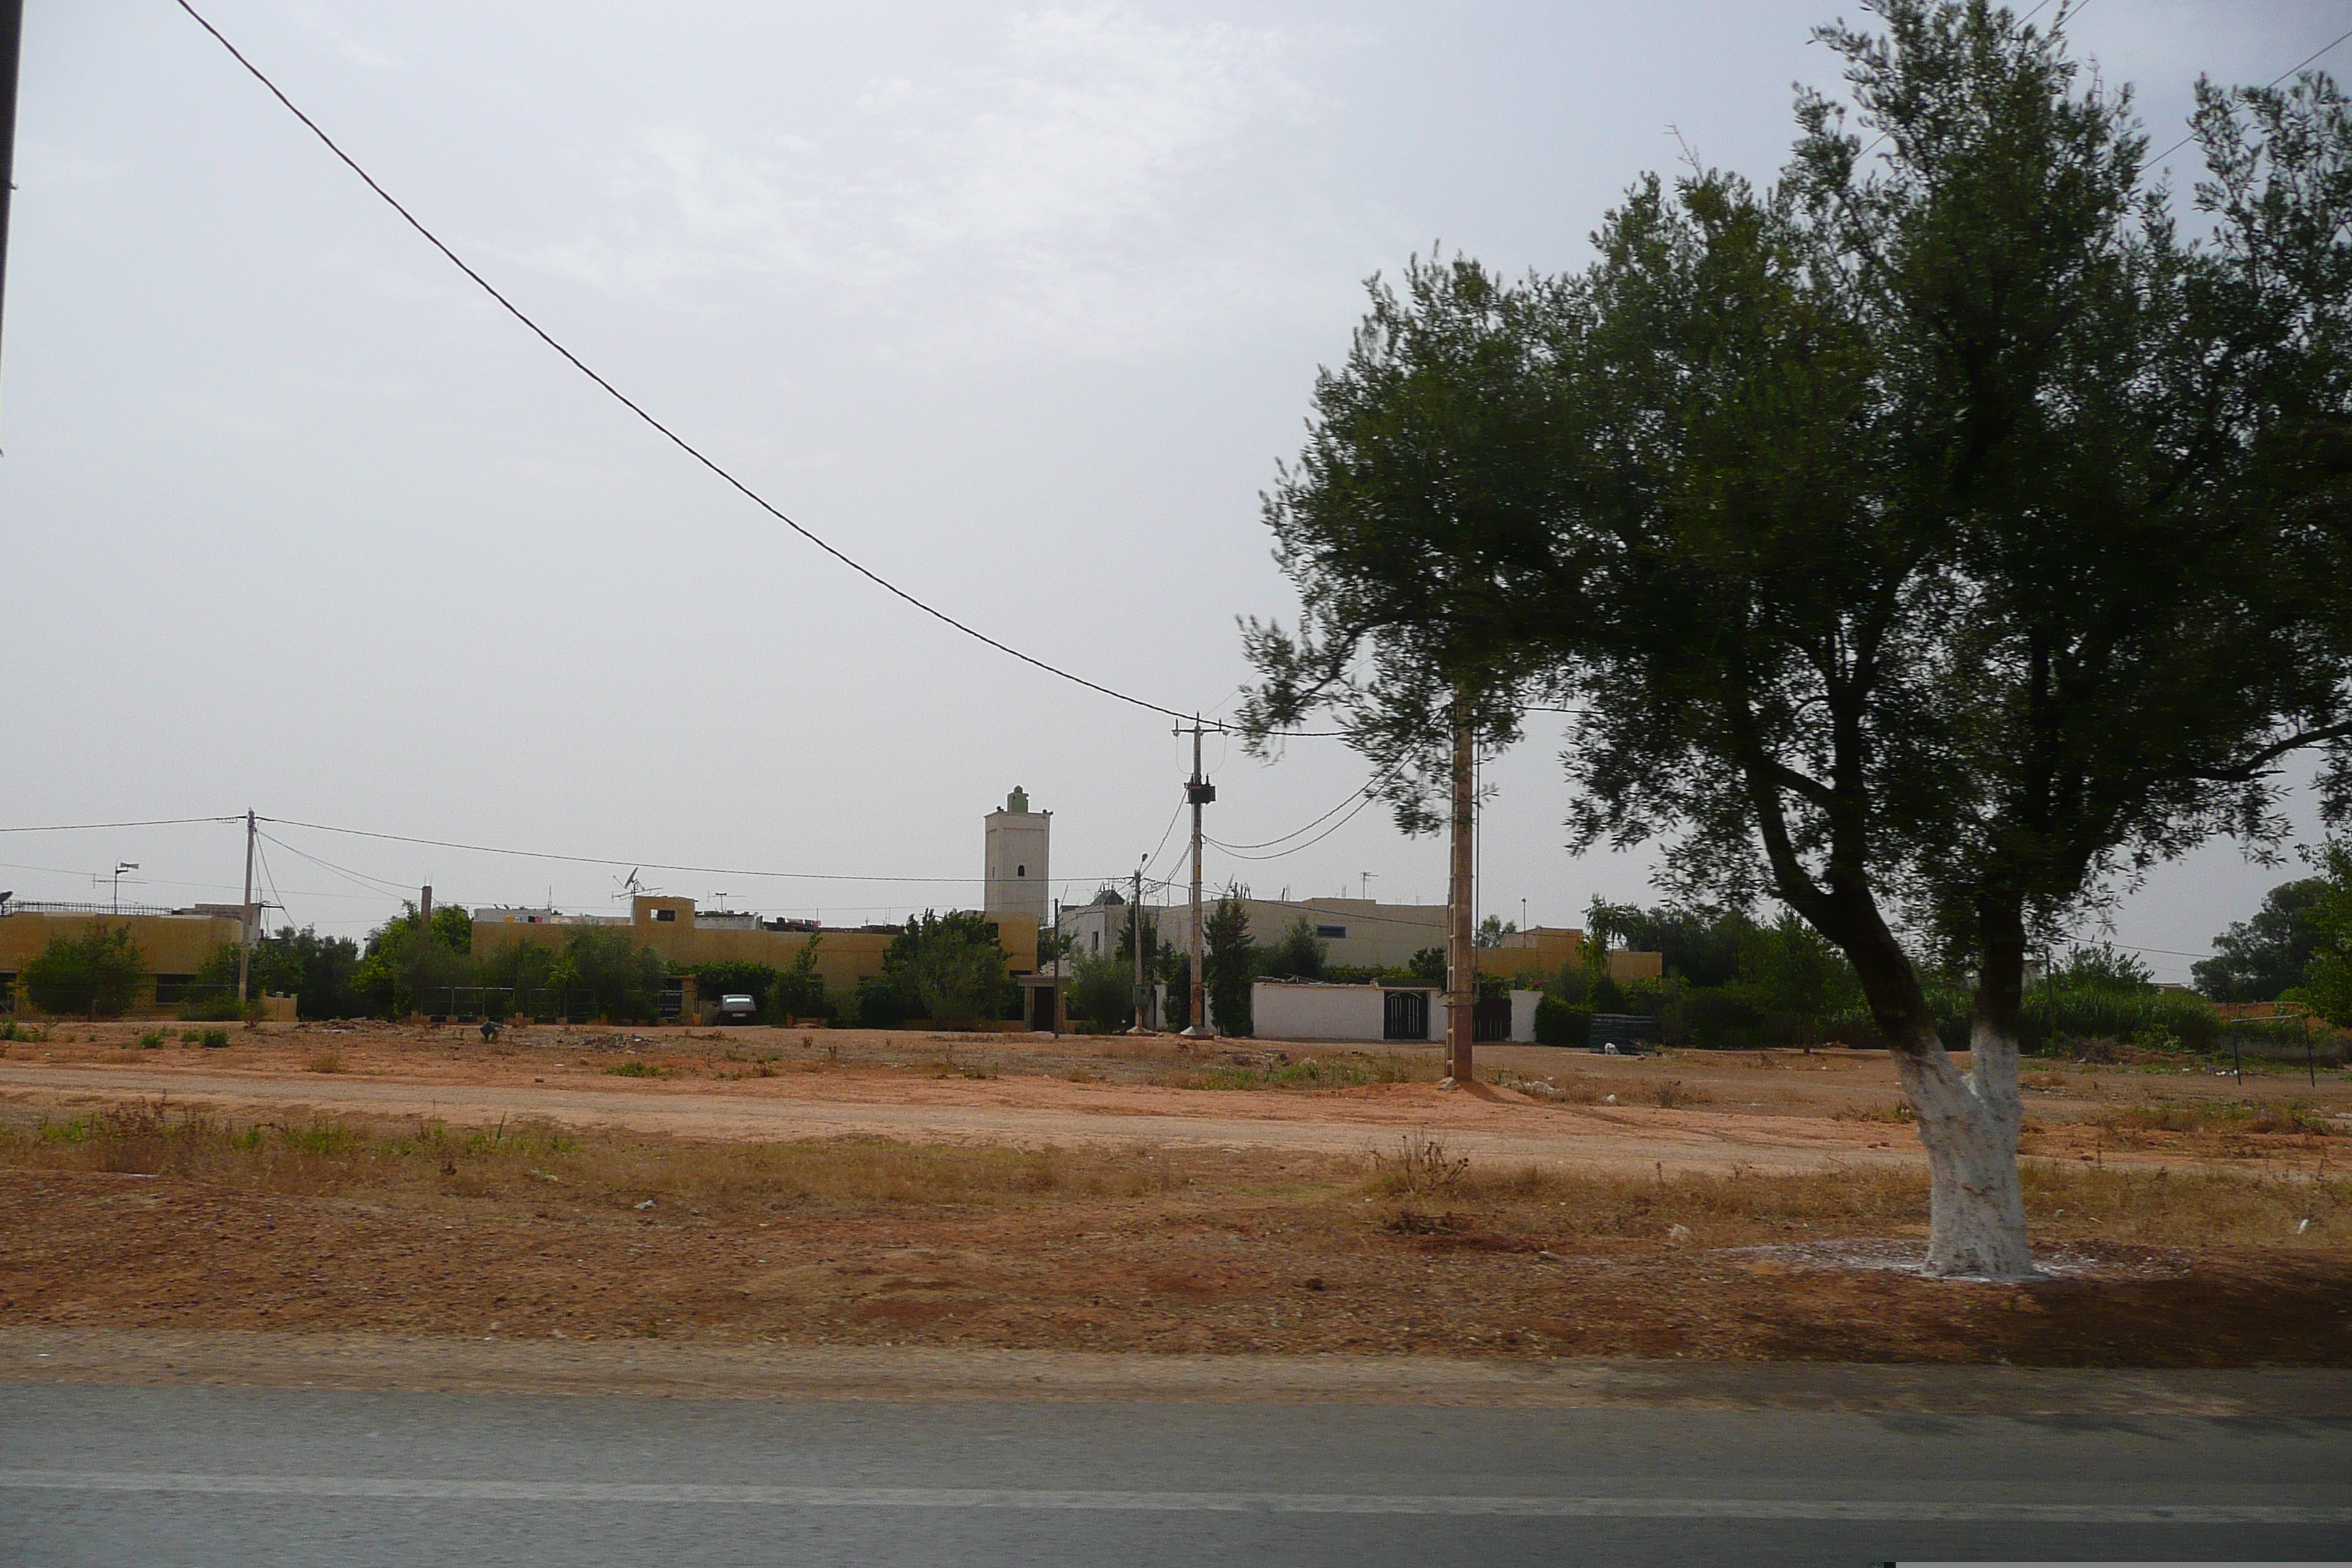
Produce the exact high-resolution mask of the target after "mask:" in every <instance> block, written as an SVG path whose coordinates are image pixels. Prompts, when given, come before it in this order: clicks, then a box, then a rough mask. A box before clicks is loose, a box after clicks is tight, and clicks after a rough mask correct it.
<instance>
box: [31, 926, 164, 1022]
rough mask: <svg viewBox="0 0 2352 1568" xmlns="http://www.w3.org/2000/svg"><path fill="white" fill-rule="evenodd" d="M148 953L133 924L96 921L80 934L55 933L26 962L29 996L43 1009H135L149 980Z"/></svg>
mask: <svg viewBox="0 0 2352 1568" xmlns="http://www.w3.org/2000/svg"><path fill="white" fill-rule="evenodd" d="M146 974H147V955H146V953H145V952H142V950H141V948H140V946H139V943H138V942H137V941H136V940H135V939H134V938H133V937H132V936H131V928H130V926H128V925H119V926H116V925H108V924H106V923H105V922H104V921H92V922H91V923H90V924H89V926H88V927H86V928H84V929H83V930H82V931H80V932H79V934H77V935H73V936H68V935H67V934H66V933H65V932H63V931H54V932H52V933H51V934H50V936H49V940H48V942H47V944H46V945H45V946H43V948H42V949H41V951H40V952H39V954H38V955H37V956H36V957H34V958H33V959H31V960H30V961H29V962H27V963H26V965H25V970H24V974H23V976H22V978H23V981H24V985H25V992H26V995H28V996H29V997H31V998H32V1002H33V1005H34V1006H36V1007H38V1008H39V1009H40V1010H41V1011H42V1012H44V1013H83V1014H87V1015H89V1016H91V1017H93V1018H95V1017H99V1016H106V1017H114V1016H118V1015H120V1014H121V1013H124V1012H127V1011H129V1010H130V1008H131V1005H132V1004H134V1003H135V1002H137V1001H138V1000H139V991H140V987H141V986H142V984H145V981H146Z"/></svg>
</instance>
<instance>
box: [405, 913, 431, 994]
mask: <svg viewBox="0 0 2352 1568" xmlns="http://www.w3.org/2000/svg"><path fill="white" fill-rule="evenodd" d="M416 891H417V897H416V982H415V984H413V985H412V986H410V987H409V989H410V991H411V992H412V993H413V994H412V995H411V996H410V998H409V1003H410V1006H409V1011H410V1012H412V1013H422V1012H424V1011H425V964H426V963H428V962H429V961H430V959H431V958H432V954H431V953H429V952H426V951H425V948H426V947H427V945H428V944H430V943H431V942H432V941H433V884H432V883H430V882H427V883H426V884H425V886H424V887H422V888H419V889H417V890H416Z"/></svg>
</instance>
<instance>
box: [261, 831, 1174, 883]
mask: <svg viewBox="0 0 2352 1568" xmlns="http://www.w3.org/2000/svg"><path fill="white" fill-rule="evenodd" d="M230 820H240V821H241V820H243V819H242V818H236V819H230ZM257 820H258V821H262V822H269V823H275V824H277V825H278V826H280V827H305V828H309V829H310V831H312V832H314V833H335V834H341V835H343V836H345V837H352V838H380V839H383V840H385V841H386V842H389V843H393V844H419V845H423V846H425V847H427V848H432V849H463V850H465V851H467V852H468V853H470V854H475V855H510V856H514V857H517V858H520V859H525V860H561V861H564V862H567V863H569V864H571V865H575V866H629V867H635V868H638V869H641V870H646V871H688V872H692V873H694V874H695V875H698V876H708V877H768V878H773V879H778V880H784V881H799V882H912V883H972V882H987V881H991V880H993V879H992V878H988V877H878V876H873V875H870V874H862V873H840V874H836V873H834V872H827V871H769V870H762V869H761V868H758V867H746V866H687V865H679V864H677V863H675V862H672V861H667V860H646V859H641V858H622V857H616V856H611V855H565V854H560V853H558V852H555V851H553V850H547V849H512V848H508V847H503V846H500V845H496V844H466V843H461V842H458V841H457V840H455V839H448V838H420V837H415V836H414V835H412V834H406V833H379V832H376V831H374V830H373V829H371V828H365V827H337V826H334V825H333V824H331V823H325V822H298V821H296V820H295V819H294V818H292V817H290V816H264V817H259V818H257ZM272 842H274V843H281V844H282V843H284V842H285V841H284V840H282V839H274V840H272ZM286 847H287V848H289V849H293V848H294V847H293V846H292V845H291V844H287V845H286ZM294 852H295V853H296V854H298V855H299V854H301V853H302V852H301V851H300V850H299V849H295V851H294ZM320 864H321V865H324V864H326V863H325V862H323V861H321V862H320ZM329 869H335V868H333V867H330V868H329ZM346 874H347V875H348V874H349V873H346ZM1129 875H1130V873H1129V872H1125V871H1122V872H1120V873H1118V880H1121V881H1124V880H1125V879H1127V878H1128V877H1129ZM1072 880H1073V881H1086V880H1088V879H1087V878H1084V877H1077V878H1073V879H1072ZM1103 880H1108V879H1103Z"/></svg>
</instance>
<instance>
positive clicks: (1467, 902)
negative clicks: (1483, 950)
mask: <svg viewBox="0 0 2352 1568" xmlns="http://www.w3.org/2000/svg"><path fill="white" fill-rule="evenodd" d="M1475 779H1476V773H1475V755H1474V753H1473V751H1472V747H1471V742H1470V700H1469V696H1468V694H1467V693H1466V692H1465V690H1464V689H1463V688H1462V687H1461V686H1460V685H1459V684H1456V685H1455V687H1454V824H1453V828H1454V844H1453V848H1454V866H1453V875H1452V877H1451V878H1449V879H1448V883H1447V889H1446V895H1445V899H1446V911H1445V912H1446V926H1447V930H1446V937H1445V1076H1446V1078H1447V1079H1451V1080H1452V1081H1453V1082H1454V1083H1457V1084H1465V1083H1468V1082H1470V1081H1471V1078H1472V1071H1471V1059H1470V1058H1471V1044H1472V1042H1473V1041H1474V1040H1475V1037H1476V1036H1477V1017H1478V955H1477V952H1476V951H1475V948H1474V947H1473V946H1472V943H1471V934H1470V911H1471V910H1472V908H1473V900H1474V899H1475V896H1476V891H1477V889H1476V888H1475V881H1476V869H1475V867H1476V862H1475V858H1474V853H1475V835H1474V831H1473V829H1474V827H1475V817H1476V812H1477V802H1478V790H1477V785H1476V783H1475Z"/></svg>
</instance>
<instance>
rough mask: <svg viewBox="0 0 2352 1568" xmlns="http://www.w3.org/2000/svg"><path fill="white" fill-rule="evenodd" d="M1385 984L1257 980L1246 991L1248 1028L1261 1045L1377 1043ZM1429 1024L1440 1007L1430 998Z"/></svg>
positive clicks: (1383, 1022)
mask: <svg viewBox="0 0 2352 1568" xmlns="http://www.w3.org/2000/svg"><path fill="white" fill-rule="evenodd" d="M1393 989H1396V987H1393V986H1384V985H1326V984H1321V983H1319V982H1316V981H1297V980H1260V981H1256V982H1254V983H1253V984H1251V986H1250V1026H1251V1029H1252V1032H1253V1033H1254V1034H1255V1036H1256V1037H1257V1038H1259V1039H1261V1040H1358V1041H1368V1040H1378V1039H1380V1038H1381V1037H1382V1036H1383V1035H1385V1034H1386V1033H1387V1029H1388V1013H1387V1003H1386V1002H1385V1001H1384V1000H1383V998H1385V997H1386V996H1387V995H1388V994H1389V992H1390V991H1391V990H1393ZM1430 1005H1431V1007H1432V1009H1433V1021H1434V1017H1435V1014H1436V1010H1437V1009H1438V1008H1440V1007H1441V1006H1442V1004H1441V1002H1440V1001H1439V998H1438V997H1437V995H1436V994H1432V995H1431V998H1430Z"/></svg>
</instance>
